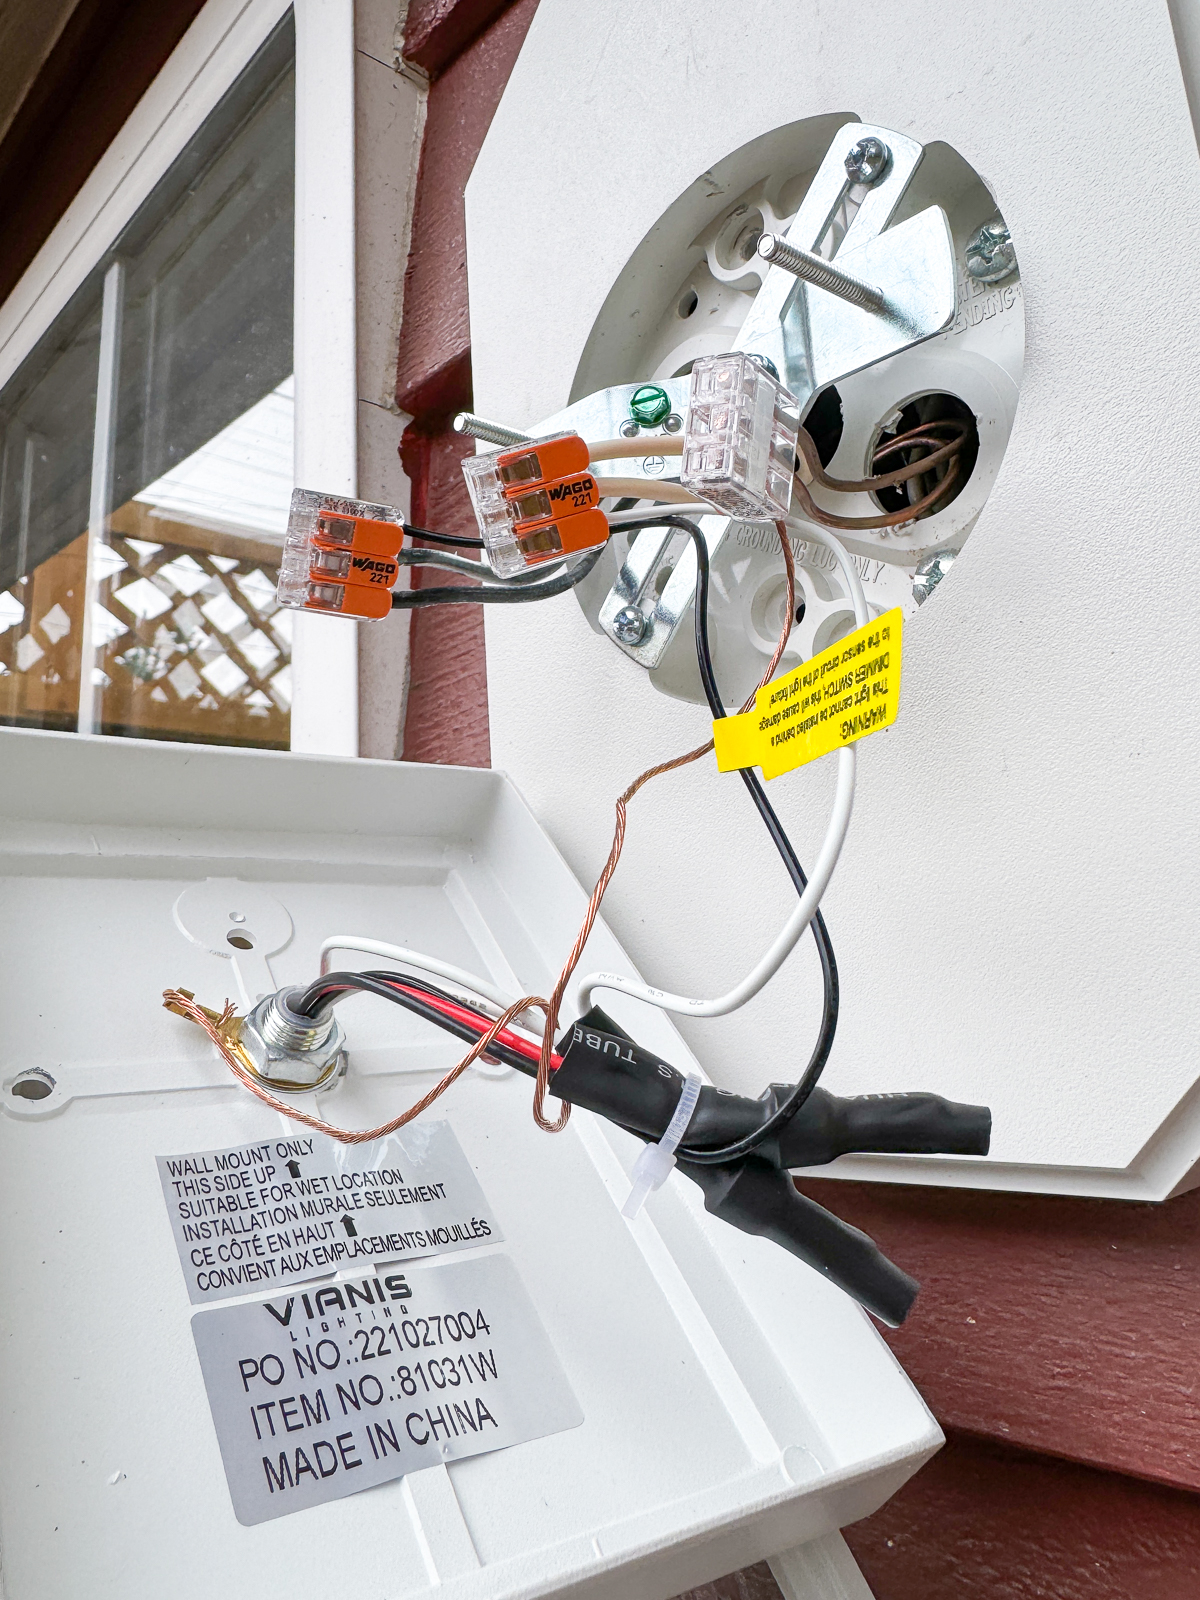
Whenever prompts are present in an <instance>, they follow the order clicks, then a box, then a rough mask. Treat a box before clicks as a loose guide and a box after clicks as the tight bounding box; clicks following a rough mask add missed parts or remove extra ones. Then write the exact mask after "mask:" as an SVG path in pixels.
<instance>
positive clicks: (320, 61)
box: [0, 0, 358, 756]
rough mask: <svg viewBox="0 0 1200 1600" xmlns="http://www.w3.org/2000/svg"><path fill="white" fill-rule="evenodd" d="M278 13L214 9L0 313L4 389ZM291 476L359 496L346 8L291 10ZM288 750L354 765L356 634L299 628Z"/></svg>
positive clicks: (350, 23) (264, 4)
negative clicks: (293, 149) (293, 58)
mask: <svg viewBox="0 0 1200 1600" xmlns="http://www.w3.org/2000/svg"><path fill="white" fill-rule="evenodd" d="M287 9H288V0H209V3H208V4H207V5H206V6H205V7H204V9H203V10H202V11H201V12H200V14H199V15H198V16H197V18H196V20H195V21H194V22H193V23H192V25H191V27H190V28H189V29H188V31H187V33H186V34H185V35H184V36H183V38H182V39H181V40H180V42H179V44H178V45H177V46H176V48H175V50H174V51H173V52H172V53H171V56H170V57H169V59H168V60H167V62H166V64H165V65H164V67H163V68H162V71H161V72H160V73H159V74H158V76H157V77H156V78H155V80H154V82H153V83H152V84H151V85H150V87H149V88H148V89H147V91H146V93H145V94H144V95H143V96H142V98H141V100H140V101H139V102H138V104H137V106H136V108H135V109H134V111H133V112H132V114H131V115H130V117H129V119H128V121H127V122H126V123H125V125H124V126H123V127H122V129H121V131H120V132H119V133H118V134H117V136H116V138H115V139H114V140H113V142H112V144H111V145H110V146H109V148H108V149H107V150H106V151H105V153H104V155H103V156H102V157H101V159H100V161H99V162H98V163H97V165H96V167H95V169H94V171H93V172H92V173H91V175H90V176H89V178H88V179H87V182H86V183H85V184H84V185H83V187H82V189H81V190H80V191H79V194H78V195H77V196H76V197H75V199H74V200H73V201H72V203H71V205H70V206H69V207H68V208H67V210H66V212H65V213H64V214H63V216H62V217H61V219H60V220H59V222H58V224H57V226H56V227H55V229H54V231H53V233H52V234H51V235H50V237H49V238H48V239H47V240H46V242H45V244H44V245H43V246H42V248H41V249H40V250H39V251H38V253H37V255H36V257H35V258H34V260H33V262H32V263H31V264H30V266H29V267H28V269H27V270H26V272H25V273H24V275H23V276H22V278H21V280H20V282H19V283H18V284H17V286H16V288H15V289H14V290H13V292H12V294H11V295H10V296H9V297H8V299H7V300H6V301H5V302H4V304H3V305H2V306H0V385H3V384H4V383H6V382H7V381H8V379H9V378H10V377H11V376H12V374H13V373H14V372H15V371H16V369H17V367H18V366H20V364H21V362H22V361H23V360H24V359H25V357H26V356H27V355H28V354H29V352H30V351H31V350H32V348H33V347H34V345H35V344H36V343H37V341H38V340H39V339H40V338H41V337H42V335H43V334H44V333H45V332H46V330H47V329H48V328H49V327H50V325H51V323H52V322H53V321H54V319H55V317H56V316H57V315H58V314H59V312H60V311H62V310H63V308H64V307H65V306H66V304H67V302H68V301H69V300H70V298H71V296H72V295H73V294H74V293H75V291H76V290H77V289H78V288H79V286H80V285H81V284H82V283H83V282H84V280H85V279H86V277H87V276H88V274H89V273H90V272H91V271H92V270H93V269H94V267H95V266H96V263H97V262H98V261H99V260H100V259H101V258H102V256H103V255H104V253H105V251H106V250H108V249H109V248H110V247H111V245H112V243H113V241H114V240H115V239H116V238H117V236H118V235H119V234H120V232H121V230H122V229H123V228H124V227H125V226H126V224H127V223H128V222H129V221H130V219H131V218H132V217H133V216H134V214H135V212H136V211H137V208H138V207H139V206H140V205H141V203H142V202H143V201H144V200H145V199H146V197H147V196H148V195H149V194H150V192H151V190H152V189H153V188H154V186H155V184H156V183H157V182H158V181H159V179H160V178H162V177H163V175H164V174H165V173H166V171H167V170H168V168H169V167H170V165H171V163H172V162H173V161H174V160H175V159H176V157H177V156H178V155H179V154H180V153H181V152H182V151H183V149H184V148H185V147H186V145H187V143H188V141H189V140H190V139H191V138H192V137H193V135H194V134H195V133H196V132H197V131H198V129H199V128H200V126H201V124H202V123H203V122H204V119H205V118H206V117H207V116H208V114H209V113H210V112H211V111H212V110H213V108H214V107H215V106H216V105H217V103H218V101H219V100H220V99H221V96H222V95H223V94H224V93H225V92H226V90H228V89H229V88H230V87H231V85H232V84H233V83H234V82H235V80H236V79H237V77H238V75H239V74H240V73H241V72H242V70H243V69H244V68H245V66H246V65H247V63H248V62H249V61H250V59H251V57H252V56H253V55H254V53H255V51H256V50H258V49H259V47H260V46H261V45H262V44H263V42H264V41H265V40H266V39H267V37H268V36H269V34H270V32H271V30H272V28H274V27H275V25H276V24H277V23H278V22H279V20H280V18H281V17H282V16H283V15H284V14H285V12H286V11H287ZM294 10H295V14H296V266H295V285H296V288H295V296H296V298H295V363H296V369H295V370H296V481H297V483H301V484H304V485H305V486H306V487H312V488H321V489H328V490H331V491H334V492H336V493H341V494H351V495H352V494H354V493H355V490H356V462H357V426H356V422H357V419H356V411H357V403H356V402H357V384H356V372H355V281H354V9H353V0H295V5H294ZM296 623H297V626H296V629H295V637H294V640H293V650H292V676H293V702H292V749H293V750H299V751H304V752H307V753H310V754H312V753H320V754H326V755H345V756H356V755H357V754H358V659H357V632H356V628H355V625H354V624H353V623H352V622H343V621H341V620H335V619H330V618H324V617H320V618H317V617H306V616H303V615H302V614H298V615H297V617H296Z"/></svg>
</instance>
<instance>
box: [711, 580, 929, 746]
mask: <svg viewBox="0 0 1200 1600" xmlns="http://www.w3.org/2000/svg"><path fill="white" fill-rule="evenodd" d="M901 631H902V617H901V613H900V611H899V610H898V609H897V610H895V611H888V612H885V613H884V615H883V616H882V617H878V618H877V619H876V620H875V621H874V622H868V623H867V624H866V625H865V626H864V627H861V628H857V629H856V630H855V631H854V632H853V633H851V634H847V636H846V637H845V638H844V639H839V640H838V642H837V643H836V644H833V645H830V646H829V648H828V650H822V651H821V653H820V655H816V656H813V657H811V659H810V660H808V661H805V662H804V663H803V664H802V665H801V666H798V667H797V668H796V669H795V671H794V672H789V673H787V674H786V675H785V676H784V677H782V678H775V679H773V680H772V681H771V682H770V683H768V684H767V685H766V686H765V687H764V688H762V689H760V690H759V691H758V694H757V695H756V696H755V701H754V709H753V710H752V711H746V712H743V713H742V714H741V715H740V716H736V717H723V718H722V719H721V720H720V721H718V722H714V723H713V742H714V743H715V745H716V749H717V766H718V767H719V768H720V769H721V771H722V772H733V771H735V770H736V769H737V768H738V767H761V768H762V774H763V777H764V778H777V777H778V776H779V774H780V773H781V772H791V771H792V770H793V769H794V768H795V767H802V766H803V765H804V764H805V762H806V761H815V760H816V759H817V757H818V756H823V755H828V753H829V752H830V751H831V750H840V749H841V748H842V746H843V745H847V744H853V743H854V741H855V740H856V739H861V738H862V737H863V735H864V734H866V733H874V732H875V731H876V729H878V728H886V727H888V725H889V724H890V723H893V722H895V720H896V712H897V710H898V709H899V705H900V636H901Z"/></svg>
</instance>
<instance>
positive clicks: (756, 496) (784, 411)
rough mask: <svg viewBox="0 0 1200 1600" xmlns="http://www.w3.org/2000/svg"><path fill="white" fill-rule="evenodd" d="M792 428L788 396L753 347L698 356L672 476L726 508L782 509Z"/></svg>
mask: <svg viewBox="0 0 1200 1600" xmlns="http://www.w3.org/2000/svg"><path fill="white" fill-rule="evenodd" d="M799 431H800V408H799V406H798V405H797V403H796V399H795V397H794V396H793V395H792V394H790V393H789V392H788V390H787V389H785V388H784V387H783V385H782V384H781V383H779V382H778V381H777V380H776V379H775V378H773V377H772V376H771V374H770V373H769V372H768V371H767V369H766V368H765V367H764V366H762V365H761V363H760V362H758V361H757V360H756V359H755V358H754V357H753V356H752V355H744V354H741V353H734V354H731V355H723V356H701V357H700V359H699V360H698V361H697V362H696V364H695V366H694V367H693V368H692V385H691V391H690V393H689V395H688V409H687V421H686V423H685V425H684V436H683V463H682V468H681V470H680V474H679V481H680V482H681V483H682V484H683V485H684V486H685V487H686V488H688V489H692V490H694V491H695V493H696V494H697V495H698V496H699V497H700V498H701V499H704V500H709V501H711V502H712V504H713V505H715V506H720V508H721V510H722V511H728V512H729V513H730V515H731V516H736V517H747V518H751V519H754V520H758V521H761V520H765V519H774V518H776V517H783V516H786V515H787V512H788V507H789V506H790V505H791V503H792V474H793V472H794V470H795V464H796V439H797V436H798V434H799Z"/></svg>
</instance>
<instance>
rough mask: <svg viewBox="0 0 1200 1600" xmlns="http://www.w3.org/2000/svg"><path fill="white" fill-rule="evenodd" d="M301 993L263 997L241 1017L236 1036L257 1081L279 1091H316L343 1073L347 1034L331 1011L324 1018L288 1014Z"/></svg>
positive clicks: (285, 990)
mask: <svg viewBox="0 0 1200 1600" xmlns="http://www.w3.org/2000/svg"><path fill="white" fill-rule="evenodd" d="M300 992H301V991H300V990H299V989H281V990H280V991H279V992H278V993H277V994H269V995H267V996H266V997H265V999H262V1000H260V1001H259V1002H258V1004H257V1005H256V1006H255V1007H254V1008H253V1010H252V1011H251V1012H250V1013H249V1015H248V1016H246V1017H245V1018H243V1020H242V1025H241V1029H240V1031H239V1034H238V1043H239V1044H240V1045H241V1047H242V1049H243V1050H244V1051H245V1052H246V1055H247V1056H248V1057H249V1058H250V1060H251V1062H252V1063H253V1065H254V1069H255V1071H256V1072H257V1073H258V1075H259V1077H260V1078H262V1079H264V1080H265V1081H266V1082H268V1083H273V1084H275V1085H276V1086H277V1087H278V1088H285V1087H286V1088H291V1089H317V1088H320V1087H321V1085H322V1084H325V1083H328V1082H329V1080H330V1079H331V1078H334V1077H337V1076H338V1075H339V1074H340V1073H341V1072H342V1071H343V1070H344V1069H345V1056H344V1051H345V1048H346V1035H345V1033H344V1032H343V1030H342V1027H341V1024H340V1023H339V1022H338V1020H337V1018H336V1017H335V1016H334V1014H333V1010H332V1008H331V1009H330V1010H329V1011H328V1012H327V1014H326V1015H325V1016H323V1017H306V1016H304V1015H302V1014H301V1013H300V1012H298V1011H293V1010H292V1009H291V1007H290V1006H289V1004H288V1000H289V998H292V997H298V996H299V994H300Z"/></svg>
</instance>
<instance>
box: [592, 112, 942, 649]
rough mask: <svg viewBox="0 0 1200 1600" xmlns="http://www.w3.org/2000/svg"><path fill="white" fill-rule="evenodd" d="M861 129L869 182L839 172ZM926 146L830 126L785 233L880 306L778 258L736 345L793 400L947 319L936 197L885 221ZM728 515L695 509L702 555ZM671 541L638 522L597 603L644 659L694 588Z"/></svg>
mask: <svg viewBox="0 0 1200 1600" xmlns="http://www.w3.org/2000/svg"><path fill="white" fill-rule="evenodd" d="M866 140H876V141H879V142H880V143H882V144H883V145H884V146H885V147H886V149H887V152H888V162H887V166H886V168H885V170H884V172H883V173H882V175H881V176H880V177H878V178H877V179H876V180H875V181H874V182H873V183H856V182H854V181H852V179H851V178H850V177H849V176H848V175H847V171H846V158H847V156H848V155H849V153H850V152H851V151H852V150H853V149H854V147H855V146H856V145H857V144H859V143H860V142H862V141H866ZM924 153H925V151H924V146H923V145H920V144H918V143H917V142H916V140H914V139H908V138H905V137H904V136H903V135H901V134H897V133H893V132H892V131H891V130H890V129H887V128H874V127H870V126H868V125H867V124H865V123H848V124H847V125H846V126H845V127H843V128H840V129H839V130H838V134H837V137H836V138H835V139H834V141H833V143H832V145H831V146H830V148H829V151H828V152H827V154H826V156H825V159H824V161H823V162H822V163H821V166H820V167H819V169H818V171H817V174H816V177H815V178H814V179H813V181H812V183H811V184H810V186H809V189H808V192H807V194H806V195H805V197H804V201H803V203H802V204H801V206H800V209H799V211H798V212H797V213H796V215H795V217H794V218H793V219H792V223H791V225H790V227H789V228H788V232H787V237H786V241H785V242H786V244H788V245H790V246H792V247H793V248H794V250H796V251H804V252H805V253H807V254H808V255H810V256H814V255H815V256H820V257H822V258H823V259H824V260H826V261H830V260H836V264H837V267H838V268H839V269H840V270H841V271H842V272H843V273H845V274H847V275H849V276H851V277H853V278H855V279H858V280H860V282H862V283H864V284H869V285H872V286H873V287H875V288H877V289H878V290H879V291H880V293H881V302H882V303H881V305H880V306H879V308H878V309H874V310H868V309H864V307H862V306H860V305H854V304H851V303H849V302H848V301H847V300H845V299H843V298H841V297H840V296H838V295H837V294H835V293H830V292H828V291H827V290H826V289H823V288H821V287H819V286H817V285H816V284H815V283H809V282H805V281H803V280H800V279H798V278H797V277H796V275H795V273H794V271H789V270H787V269H786V268H784V267H783V266H775V265H772V266H771V267H770V269H769V270H768V272H767V274H766V277H765V278H764V280H763V284H762V287H761V289H760V290H759V292H758V294H757V295H756V296H755V299H754V303H753V305H752V306H751V307H750V311H749V313H748V315H747V317H746V321H745V323H744V324H743V326H742V330H741V334H740V335H739V337H738V341H737V348H738V349H739V350H748V351H753V352H754V353H755V354H758V355H763V356H766V357H768V359H769V360H771V361H772V362H773V363H774V365H775V367H776V369H777V370H778V372H779V374H780V377H781V378H782V379H783V381H784V383H785V384H786V385H787V387H788V388H789V389H790V390H791V391H792V393H793V394H794V395H796V397H797V399H798V400H799V401H800V403H801V406H802V407H803V406H804V405H805V404H806V403H807V401H808V400H809V398H810V397H811V396H812V395H813V394H815V393H816V392H817V390H818V389H822V388H824V387H825V386H826V385H827V384H830V383H834V382H836V381H837V379H839V378H843V377H847V376H848V375H849V374H850V373H852V372H858V371H859V370H861V369H862V368H863V367H867V366H871V365H873V364H874V363H875V362H878V361H885V360H886V359H887V358H888V357H889V356H894V355H898V354H899V353H900V351H902V350H907V349H908V348H909V347H910V346H912V345H914V344H919V343H920V342H921V341H922V340H925V339H931V338H933V337H934V336H935V335H936V334H939V333H941V332H942V331H943V330H944V329H945V328H947V327H949V326H950V324H951V323H952V322H953V321H954V316H955V312H956V308H957V274H956V269H955V260H954V243H953V240H952V238H951V234H950V227H949V224H948V222H947V220H946V215H945V213H944V212H943V210H942V208H941V207H940V206H936V205H935V206H929V207H927V209H926V210H924V211H921V212H919V213H918V214H917V215H916V216H915V217H910V218H908V219H907V220H906V221H904V222H901V223H898V224H897V225H896V226H895V227H891V226H890V223H891V221H892V218H893V217H894V216H895V214H896V212H897V210H898V208H899V206H900V203H901V201H902V200H903V198H904V195H905V193H906V192H907V190H908V187H909V184H910V183H911V182H912V179H913V177H914V176H915V174H916V171H917V168H918V167H919V165H920V163H921V158H922V156H923V155H924ZM617 392H618V391H615V390H610V391H606V394H607V395H609V396H612V395H615V394H616V393H617ZM595 398H597V399H598V398H599V397H595ZM587 403H588V402H583V404H585V405H586V404H587ZM608 403H609V404H610V405H611V401H609V402H608ZM676 404H677V405H678V404H679V402H678V401H677V402H676ZM733 525H734V524H733V523H732V522H731V521H730V519H729V518H727V517H717V516H711V517H705V518H703V519H702V521H701V528H702V530H703V532H704V536H705V541H706V543H707V544H708V547H709V554H710V555H713V554H715V552H716V550H717V548H718V546H719V545H720V544H721V542H722V540H723V539H724V538H725V536H726V534H727V533H728V531H729V529H730V527H731V526H733ZM680 541H681V536H680V535H678V534H671V533H670V532H668V531H666V530H664V532H663V533H662V534H661V535H660V534H657V533H655V532H654V530H653V529H650V530H647V531H646V532H645V533H643V534H641V535H640V536H639V537H638V539H637V540H636V541H635V543H634V545H633V546H632V548H631V549H630V552H629V555H628V557H627V558H626V560H625V562H624V563H623V565H622V567H621V570H620V572H619V573H618V575H617V580H616V582H615V583H614V585H613V587H612V588H611V589H610V591H609V593H608V595H607V596H606V597H605V600H604V603H603V605H602V606H601V607H600V613H599V621H600V625H601V627H602V628H603V629H604V630H605V632H606V633H607V634H608V636H609V637H610V638H611V639H612V640H613V642H614V644H616V645H617V646H618V648H619V649H621V650H622V651H624V653H625V654H626V655H627V656H630V657H631V658H632V659H633V660H634V661H637V662H639V663H640V665H642V666H644V667H646V668H647V669H649V668H651V667H656V666H657V665H658V664H659V662H660V661H661V660H662V658H663V655H664V654H665V652H666V649H667V646H668V645H669V644H670V642H671V639H672V638H673V636H674V634H675V630H676V629H677V628H678V626H679V624H680V622H681V621H682V620H683V618H684V617H685V615H686V614H687V612H688V609H689V607H690V606H691V604H692V601H693V598H694V596H695V589H696V560H695V554H694V552H693V551H692V549H691V547H690V545H689V546H688V547H687V548H686V549H680ZM668 564H669V572H668V575H667V576H666V578H665V579H664V578H663V577H662V576H661V574H662V573H663V572H664V571H667V568H668ZM631 606H633V607H636V608H637V609H638V610H640V611H641V613H642V617H643V620H644V623H645V632H644V634H643V636H642V638H641V640H640V641H639V642H637V643H636V644H630V643H628V642H626V641H625V640H622V639H621V638H619V637H618V636H617V634H616V631H615V627H614V624H615V622H616V619H617V617H618V615H619V614H620V613H622V612H626V613H627V611H628V608H629V607H631Z"/></svg>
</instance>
